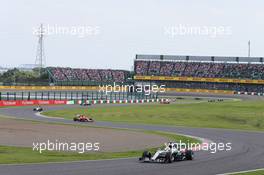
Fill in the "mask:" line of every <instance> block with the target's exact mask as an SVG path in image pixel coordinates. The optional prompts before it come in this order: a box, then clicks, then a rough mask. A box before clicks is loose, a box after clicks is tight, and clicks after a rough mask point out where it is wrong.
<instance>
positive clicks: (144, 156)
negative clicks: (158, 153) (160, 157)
mask: <svg viewBox="0 0 264 175" xmlns="http://www.w3.org/2000/svg"><path fill="white" fill-rule="evenodd" d="M142 158H149V159H151V153H150V152H149V151H144V152H143V154H142Z"/></svg>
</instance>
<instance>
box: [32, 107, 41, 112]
mask: <svg viewBox="0 0 264 175" xmlns="http://www.w3.org/2000/svg"><path fill="white" fill-rule="evenodd" d="M33 111H36V112H42V111H43V108H42V107H40V106H37V107H35V108H34V109H33Z"/></svg>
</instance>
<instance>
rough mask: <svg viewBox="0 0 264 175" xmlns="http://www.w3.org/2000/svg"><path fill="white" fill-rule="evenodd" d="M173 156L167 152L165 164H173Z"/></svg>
mask: <svg viewBox="0 0 264 175" xmlns="http://www.w3.org/2000/svg"><path fill="white" fill-rule="evenodd" d="M172 156H173V155H172V154H171V152H167V153H166V155H165V159H164V163H171V162H172Z"/></svg>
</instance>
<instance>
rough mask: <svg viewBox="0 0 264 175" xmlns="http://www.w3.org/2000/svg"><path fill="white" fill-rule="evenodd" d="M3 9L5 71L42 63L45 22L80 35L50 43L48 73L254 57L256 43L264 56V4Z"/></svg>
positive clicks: (78, 2)
mask: <svg viewBox="0 0 264 175" xmlns="http://www.w3.org/2000/svg"><path fill="white" fill-rule="evenodd" d="M0 2H1V5H0V48H1V49H0V59H1V63H0V66H18V65H21V64H32V63H34V62H35V57H36V50H37V36H36V35H34V34H33V32H34V28H36V27H37V26H39V24H40V23H43V24H44V26H46V29H47V26H49V27H50V29H51V28H52V27H53V28H55V27H57V29H58V27H66V28H67V29H68V30H73V32H72V31H71V32H70V33H57V34H54V33H53V34H52V31H50V33H49V35H46V36H45V37H44V44H45V55H46V64H47V65H48V66H69V67H84V68H116V69H131V67H132V64H133V59H134V58H135V55H136V54H168V55H209V56H210V55H215V56H247V53H248V50H247V47H248V40H251V47H252V49H251V52H252V54H251V55H252V56H264V49H263V48H264V38H263V32H264V20H263V19H264V11H263V8H264V1H263V0H200V1H197V0H182V1H178V0H131V1H129V0H94V1H91V0H67V1H66V0H0ZM78 27H79V29H80V28H81V27H83V28H84V27H85V29H87V31H88V30H91V31H88V32H87V33H85V36H83V35H82V34H83V33H81V32H80V30H79V29H78ZM181 27H182V28H183V27H187V28H188V29H193V28H196V29H197V28H199V30H200V33H198V34H197V33H195V34H193V33H192V34H186V33H185V34H184V33H183V29H182V28H181ZM179 28H181V29H179ZM206 28H207V29H210V31H209V33H206V30H205V29H206ZM77 29H78V30H79V33H78V32H76V33H77V34H76V33H74V30H77ZM213 29H217V30H221V31H220V32H219V33H218V34H217V35H213V34H214V30H213ZM180 30H182V31H180ZM172 31H173V32H174V33H173V32H172ZM180 32H182V33H180Z"/></svg>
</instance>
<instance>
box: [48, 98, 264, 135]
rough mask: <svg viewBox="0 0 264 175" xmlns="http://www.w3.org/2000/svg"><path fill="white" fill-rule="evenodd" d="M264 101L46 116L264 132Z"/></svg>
mask: <svg viewBox="0 0 264 175" xmlns="http://www.w3.org/2000/svg"><path fill="white" fill-rule="evenodd" d="M263 106H264V101H263V100H259V101H225V102H215V103H207V102H203V103H193V104H171V105H161V104H153V105H131V106H109V107H105V106H104V107H100V106H98V107H96V108H89V107H87V108H79V109H76V108H75V109H66V110H58V111H47V112H44V113H43V114H44V115H47V116H54V117H63V118H66V119H70V120H71V119H72V118H73V116H75V115H76V114H86V115H89V116H92V117H93V118H94V119H95V120H96V121H110V122H125V123H139V124H155V125H156V124H157V125H174V126H188V127H206V128H226V129H242V130H259V131H263V130H264V108H263Z"/></svg>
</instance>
